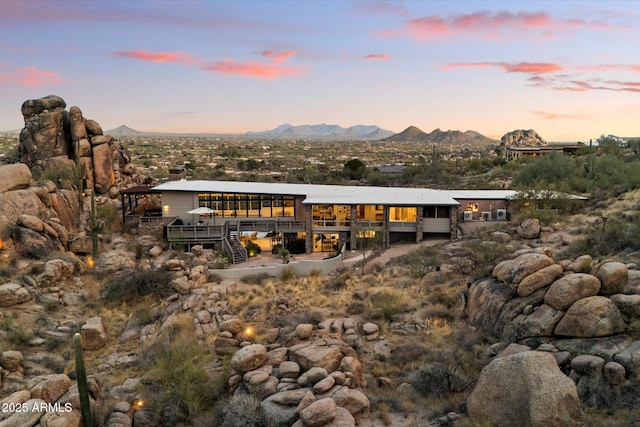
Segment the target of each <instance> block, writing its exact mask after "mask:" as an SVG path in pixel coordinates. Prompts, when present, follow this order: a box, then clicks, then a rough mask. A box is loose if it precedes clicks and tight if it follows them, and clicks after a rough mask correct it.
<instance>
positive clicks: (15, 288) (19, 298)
mask: <svg viewBox="0 0 640 427" xmlns="http://www.w3.org/2000/svg"><path fill="white" fill-rule="evenodd" d="M29 300H31V293H29V291H28V290H27V289H25V288H23V287H22V286H21V285H19V284H17V283H12V282H9V283H5V284H3V285H0V307H9V306H12V305H16V304H21V303H23V302H27V301H29Z"/></svg>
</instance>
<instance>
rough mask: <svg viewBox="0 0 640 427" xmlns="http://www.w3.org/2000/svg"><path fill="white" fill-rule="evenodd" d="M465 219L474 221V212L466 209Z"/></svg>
mask: <svg viewBox="0 0 640 427" xmlns="http://www.w3.org/2000/svg"><path fill="white" fill-rule="evenodd" d="M464 220H465V221H473V212H471V211H464Z"/></svg>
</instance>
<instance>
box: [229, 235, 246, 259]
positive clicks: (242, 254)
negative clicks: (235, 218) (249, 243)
mask: <svg viewBox="0 0 640 427" xmlns="http://www.w3.org/2000/svg"><path fill="white" fill-rule="evenodd" d="M227 241H228V243H229V248H230V249H231V254H230V256H231V262H232V263H233V264H238V263H241V262H245V261H247V259H249V255H248V254H247V250H246V249H245V247H244V246H243V245H242V243H241V242H240V239H239V238H238V232H237V231H231V230H229V235H228V237H227Z"/></svg>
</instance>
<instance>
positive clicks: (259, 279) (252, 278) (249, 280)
mask: <svg viewBox="0 0 640 427" xmlns="http://www.w3.org/2000/svg"><path fill="white" fill-rule="evenodd" d="M269 279H271V276H269V274H267V273H258V274H248V275H246V276H242V277H241V278H240V281H241V282H242V283H246V284H247V285H260V286H262V285H264V284H265V282H266V281H267V280H269Z"/></svg>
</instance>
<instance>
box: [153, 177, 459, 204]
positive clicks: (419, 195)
mask: <svg viewBox="0 0 640 427" xmlns="http://www.w3.org/2000/svg"><path fill="white" fill-rule="evenodd" d="M154 189H155V190H158V191H187V192H196V191H197V192H208V193H217V192H225V193H247V194H282V195H292V196H306V198H305V200H304V202H303V203H304V204H338V205H341V204H342V205H393V206H402V205H407V206H413V205H416V204H418V205H440V206H457V205H459V203H458V202H457V201H455V200H454V199H453V198H452V197H451V196H450V195H449V192H448V191H443V190H433V189H430V188H398V187H366V186H353V185H315V184H286V183H267V182H240V181H186V180H182V181H168V182H165V183H164V184H160V185H158V186H157V187H154Z"/></svg>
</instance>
